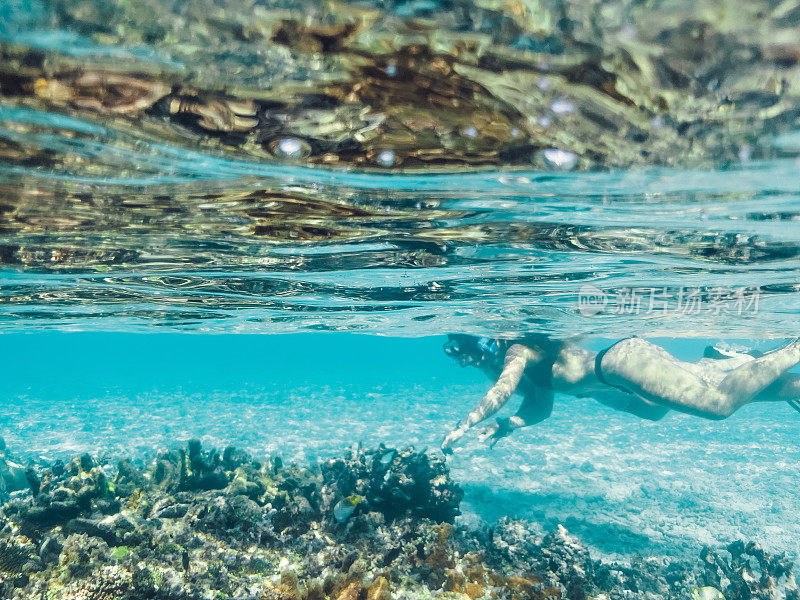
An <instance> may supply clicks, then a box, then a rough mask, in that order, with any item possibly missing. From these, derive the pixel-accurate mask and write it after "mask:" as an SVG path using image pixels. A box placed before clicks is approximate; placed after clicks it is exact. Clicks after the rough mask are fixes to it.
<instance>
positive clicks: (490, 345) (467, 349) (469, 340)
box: [444, 334, 500, 367]
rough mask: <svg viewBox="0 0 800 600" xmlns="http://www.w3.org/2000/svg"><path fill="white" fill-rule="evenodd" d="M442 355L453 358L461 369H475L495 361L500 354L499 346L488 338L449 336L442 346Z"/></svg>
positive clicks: (495, 341) (461, 335)
mask: <svg viewBox="0 0 800 600" xmlns="http://www.w3.org/2000/svg"><path fill="white" fill-rule="evenodd" d="M444 353H445V354H447V356H450V357H451V358H455V359H456V360H457V361H458V362H459V364H460V365H461V366H462V367H467V366H470V365H473V366H476V367H477V366H480V365H481V364H482V363H484V362H486V361H494V360H496V359H497V357H498V355H499V353H500V344H499V343H498V341H497V340H495V339H493V338H489V337H481V338H478V337H475V336H472V335H464V334H450V335H449V336H448V340H447V342H445V344H444Z"/></svg>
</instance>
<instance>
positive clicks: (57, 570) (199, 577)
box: [0, 440, 798, 600]
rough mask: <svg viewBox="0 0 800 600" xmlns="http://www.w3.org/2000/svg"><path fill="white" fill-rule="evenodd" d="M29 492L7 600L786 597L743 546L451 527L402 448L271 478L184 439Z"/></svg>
mask: <svg viewBox="0 0 800 600" xmlns="http://www.w3.org/2000/svg"><path fill="white" fill-rule="evenodd" d="M29 479H30V481H31V491H30V493H29V494H28V495H27V496H25V497H22V498H16V499H13V500H11V501H9V502H7V503H6V504H5V505H4V506H3V509H2V514H1V515H0V525H2V530H0V571H2V573H1V574H0V588H2V589H0V591H1V592H2V597H3V598H9V599H12V600H22V599H23V598H48V599H49V598H63V599H66V600H139V599H141V600H144V599H160V600H200V599H206V598H215V599H228V600H234V599H235V600H392V599H396V598H430V597H434V596H436V597H441V598H453V599H461V600H467V599H471V600H476V599H478V598H497V599H509V600H546V599H556V598H570V599H573V598H574V599H577V600H584V599H586V600H588V599H589V598H608V599H613V600H616V599H622V598H630V597H637V598H638V597H642V598H648V599H652V600H657V599H660V598H664V599H666V598H689V597H691V594H692V593H693V590H695V589H696V588H699V587H701V586H703V587H708V588H710V587H711V586H713V587H714V588H718V589H720V590H722V591H723V592H724V593H725V597H726V598H728V599H729V600H731V599H733V600H738V599H744V598H751V597H752V598H759V599H762V598H763V599H772V598H777V597H786V598H797V597H798V596H797V586H796V585H795V582H794V575H793V569H792V565H791V563H790V562H789V561H787V560H786V559H785V558H784V557H776V556H771V555H769V554H767V553H766V552H764V551H763V550H761V549H759V548H758V547H757V546H756V545H754V544H752V543H748V544H745V543H744V542H737V543H734V544H731V545H730V546H728V547H727V548H726V549H711V548H708V549H706V550H704V552H703V555H702V556H701V558H700V561H699V562H698V563H697V564H695V565H689V564H683V563H672V562H664V561H663V560H655V559H646V558H642V559H641V560H639V561H634V562H633V563H632V564H629V565H618V564H611V563H604V562H600V561H596V560H594V559H592V557H591V556H590V555H589V553H588V551H587V550H586V548H585V547H584V546H583V545H582V544H581V543H580V541H579V540H577V539H576V538H574V537H573V536H571V535H570V534H569V533H568V532H567V530H566V529H564V528H563V527H559V528H558V529H557V530H556V531H555V532H552V533H549V534H547V535H544V536H542V535H539V534H537V533H535V532H534V531H533V529H532V526H531V525H530V524H529V523H526V522H524V521H519V520H513V519H503V520H501V521H500V522H498V523H496V524H495V525H494V526H492V527H483V528H479V529H468V528H464V527H461V526H459V525H457V524H456V523H455V517H456V516H457V515H458V506H459V503H460V501H461V498H462V496H463V493H462V492H461V490H460V488H459V487H458V485H457V484H456V483H455V482H453V481H452V480H451V479H450V476H449V472H448V469H447V467H446V465H445V463H444V461H443V459H441V458H440V457H434V456H429V455H427V454H426V453H424V452H418V451H415V450H414V449H412V448H407V449H402V450H395V449H390V448H385V447H383V446H381V447H379V448H377V449H374V450H365V449H362V448H360V447H359V448H354V449H352V450H350V451H348V452H347V453H346V454H345V455H344V456H343V457H342V458H337V459H334V460H329V461H326V462H323V463H320V464H314V465H309V466H297V465H289V466H287V465H284V464H282V462H281V461H280V460H279V459H277V458H271V459H267V460H264V461H257V460H254V459H253V458H251V457H250V456H248V455H247V454H245V453H243V452H241V451H238V450H236V449H235V448H226V449H225V450H224V451H223V452H222V453H220V452H217V451H216V450H213V449H211V450H204V449H203V448H202V447H201V445H200V442H199V441H196V440H192V441H190V442H188V443H187V444H186V446H185V447H181V448H178V449H173V450H165V451H162V452H160V453H159V454H158V455H157V456H156V457H155V459H154V460H153V461H152V462H151V463H150V464H148V465H139V466H137V465H136V464H134V463H133V462H132V461H130V460H122V461H120V462H118V463H117V464H116V466H112V465H109V464H99V462H98V461H97V460H95V459H93V458H92V457H90V456H88V455H84V456H81V457H78V458H76V459H74V460H73V461H71V462H69V463H68V464H63V463H59V462H57V463H55V464H53V465H50V466H49V467H47V468H41V469H40V470H39V472H38V473H37V476H36V478H33V477H31V478H29Z"/></svg>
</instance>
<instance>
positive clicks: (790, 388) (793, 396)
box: [753, 373, 800, 412]
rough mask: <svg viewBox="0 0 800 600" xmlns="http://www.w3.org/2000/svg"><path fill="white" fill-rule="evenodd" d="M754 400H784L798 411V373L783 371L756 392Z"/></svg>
mask: <svg viewBox="0 0 800 600" xmlns="http://www.w3.org/2000/svg"><path fill="white" fill-rule="evenodd" d="M753 401H754V402H776V401H777V402H780V401H786V402H788V403H789V406H791V407H792V408H793V409H795V410H796V411H798V412H800V375H798V374H797V373H784V374H783V375H781V376H780V377H779V378H778V379H777V380H776V381H775V382H774V383H771V384H770V385H768V386H767V387H766V388H764V391H762V392H761V393H760V394H758V395H757V396H756V397H755V398H754V399H753Z"/></svg>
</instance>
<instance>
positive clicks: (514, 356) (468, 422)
mask: <svg viewBox="0 0 800 600" xmlns="http://www.w3.org/2000/svg"><path fill="white" fill-rule="evenodd" d="M542 358H543V356H542V354H541V352H537V351H534V350H531V349H530V348H528V347H527V346H523V345H522V344H514V345H512V346H511V347H510V348H509V349H508V350H507V351H506V356H505V359H504V361H503V371H502V372H501V373H500V377H499V378H498V379H497V383H495V384H494V385H493V386H492V389H490V390H489V391H488V392H487V393H486V395H485V396H484V397H483V399H482V400H481V401H480V403H479V404H478V406H476V407H475V408H474V409H473V410H472V411H471V412H470V413H469V414H468V415H467V417H466V418H465V419H462V420H461V421H460V422H459V423H458V425H457V426H456V428H455V429H453V430H452V431H451V432H450V433H448V434H447V436H445V438H444V441H443V442H442V450H443V451H445V452H448V451H449V450H450V448H451V447H452V445H453V443H454V442H455V441H456V440H458V439H459V438H460V437H462V436H463V435H464V434H465V433H466V432H467V431H469V430H470V429H471V428H472V427H474V426H475V425H477V424H478V423H480V422H481V421H483V420H484V419H486V418H488V417H490V416H492V415H493V414H494V413H496V412H497V411H498V410H500V409H501V408H502V407H503V405H505V403H506V402H508V399H509V398H510V397H511V394H513V393H514V391H515V390H516V389H517V386H518V385H519V382H520V379H522V374H523V373H524V372H525V367H526V366H527V365H528V362H529V361H539V360H541V359H542Z"/></svg>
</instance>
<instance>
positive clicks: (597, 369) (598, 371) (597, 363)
mask: <svg viewBox="0 0 800 600" xmlns="http://www.w3.org/2000/svg"><path fill="white" fill-rule="evenodd" d="M629 339H631V338H625V340H629ZM625 340H620V341H619V342H614V343H613V344H611V345H610V346H609V347H608V348H605V349H604V350H600V352H598V353H597V356H595V357H594V374H595V377H597V379H598V380H599V381H600V383H602V384H605V385H607V386H609V387H613V388H616V389H618V390H620V391H622V392H625V393H626V394H633V392H631V391H630V390H626V389H625V388H624V387H622V386H621V385H614V384H613V383H609V382H608V380H607V379H606V378H605V376H604V375H603V369H602V366H601V363H602V362H603V359H604V358H605V356H606V354H608V351H609V350H611V349H612V348H613V347H614V346H616V345H617V344H619V343H620V342H624V341H625Z"/></svg>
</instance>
